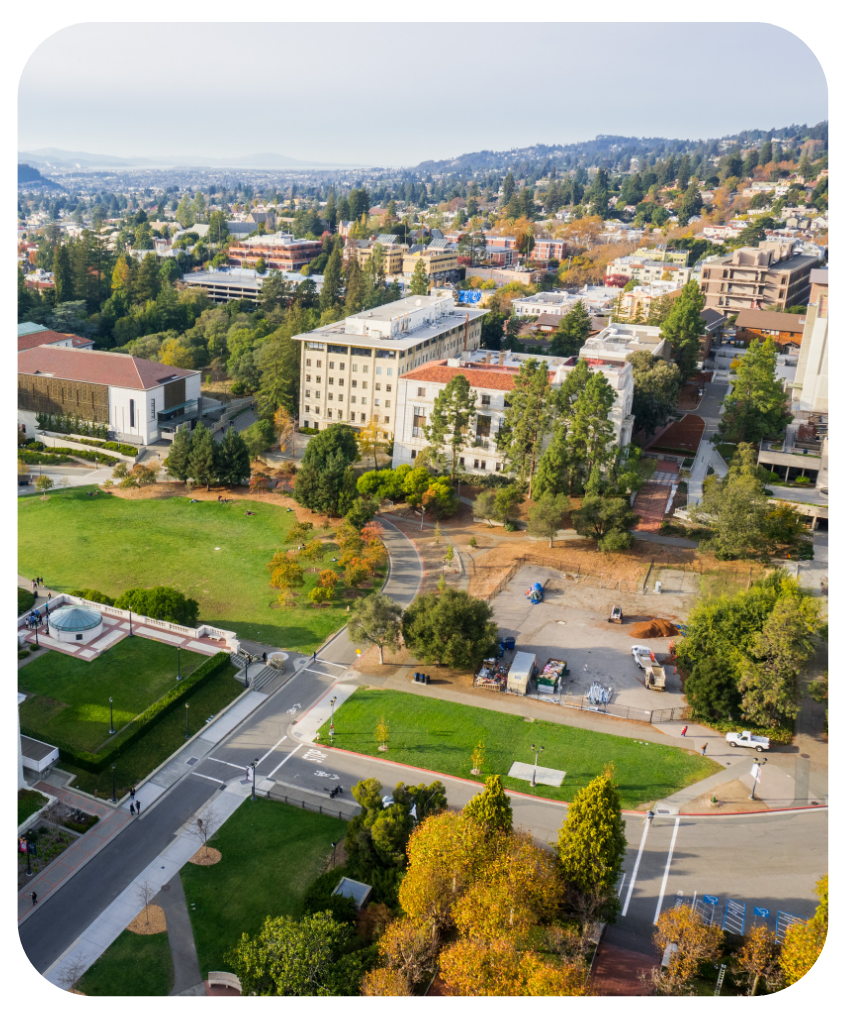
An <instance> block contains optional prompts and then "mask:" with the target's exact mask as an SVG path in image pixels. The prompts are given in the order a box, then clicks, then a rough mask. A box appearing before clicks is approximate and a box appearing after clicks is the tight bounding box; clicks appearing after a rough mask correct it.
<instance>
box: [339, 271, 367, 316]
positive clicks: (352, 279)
mask: <svg viewBox="0 0 846 1018" xmlns="http://www.w3.org/2000/svg"><path fill="white" fill-rule="evenodd" d="M364 291H365V283H364V278H363V275H362V272H361V269H360V268H359V266H358V259H354V260H353V261H351V262H350V267H349V270H348V272H347V293H346V300H345V301H344V313H345V314H347V315H356V314H358V312H359V311H361V309H362V306H363V304H364Z"/></svg>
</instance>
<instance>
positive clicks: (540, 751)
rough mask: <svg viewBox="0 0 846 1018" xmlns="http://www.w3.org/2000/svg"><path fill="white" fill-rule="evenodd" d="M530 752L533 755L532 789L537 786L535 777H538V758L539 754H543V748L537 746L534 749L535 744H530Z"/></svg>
mask: <svg viewBox="0 0 846 1018" xmlns="http://www.w3.org/2000/svg"><path fill="white" fill-rule="evenodd" d="M532 752H533V753H534V754H535V769H534V770H533V771H532V788H534V787H535V785H537V783H538V782H537V777H538V757H539V756H540V755H541V753H543V746H538V747H537V748H535V744H534V743H532Z"/></svg>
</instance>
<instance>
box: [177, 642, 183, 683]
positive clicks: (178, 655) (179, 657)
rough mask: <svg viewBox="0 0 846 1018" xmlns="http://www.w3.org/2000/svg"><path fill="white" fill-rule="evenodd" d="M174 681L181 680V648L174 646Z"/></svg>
mask: <svg viewBox="0 0 846 1018" xmlns="http://www.w3.org/2000/svg"><path fill="white" fill-rule="evenodd" d="M176 681H177V682H181V681H182V648H181V647H177V648H176Z"/></svg>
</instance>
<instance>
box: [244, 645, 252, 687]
mask: <svg viewBox="0 0 846 1018" xmlns="http://www.w3.org/2000/svg"><path fill="white" fill-rule="evenodd" d="M244 659H245V661H246V662H247V663H246V664H245V665H244V689H248V688H249V686H250V665H251V664H252V663H253V656H252V654H248V653H247V652H246V651H245V652H244Z"/></svg>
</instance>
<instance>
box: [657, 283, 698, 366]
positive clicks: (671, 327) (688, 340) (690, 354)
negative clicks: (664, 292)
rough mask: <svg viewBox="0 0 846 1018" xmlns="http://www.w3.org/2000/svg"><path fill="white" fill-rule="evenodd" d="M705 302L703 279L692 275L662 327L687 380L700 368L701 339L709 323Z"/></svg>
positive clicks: (662, 333) (663, 335)
mask: <svg viewBox="0 0 846 1018" xmlns="http://www.w3.org/2000/svg"><path fill="white" fill-rule="evenodd" d="M704 306H705V294H704V293H703V292H702V290H701V289H700V288H699V283H698V282H697V281H696V280H695V279H691V280H690V282H689V283H685V285H684V286H683V287H682V292H681V293H680V294H679V296H678V297H677V298H676V300H675V302H674V303H673V307H672V310H671V311H670V313H669V314H668V315H667V318H666V319H665V321H664V324H663V325H662V327H661V336H662V337H663V338H664V339H668V340H669V341H670V345H671V347H672V349H673V356H674V357H675V359H676V364H678V366H679V371H680V372H681V376H682V381H683V382H686V381H687V380H688V378H690V376H691V375H692V374H693V373H694V372H695V371H696V365H697V363H698V361H699V340H700V337H701V336H702V334H703V333H704V331H705V324H706V323H705V320H704V319H703V318H702V316H701V315H700V311H701V310H702V308H703V307H704Z"/></svg>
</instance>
